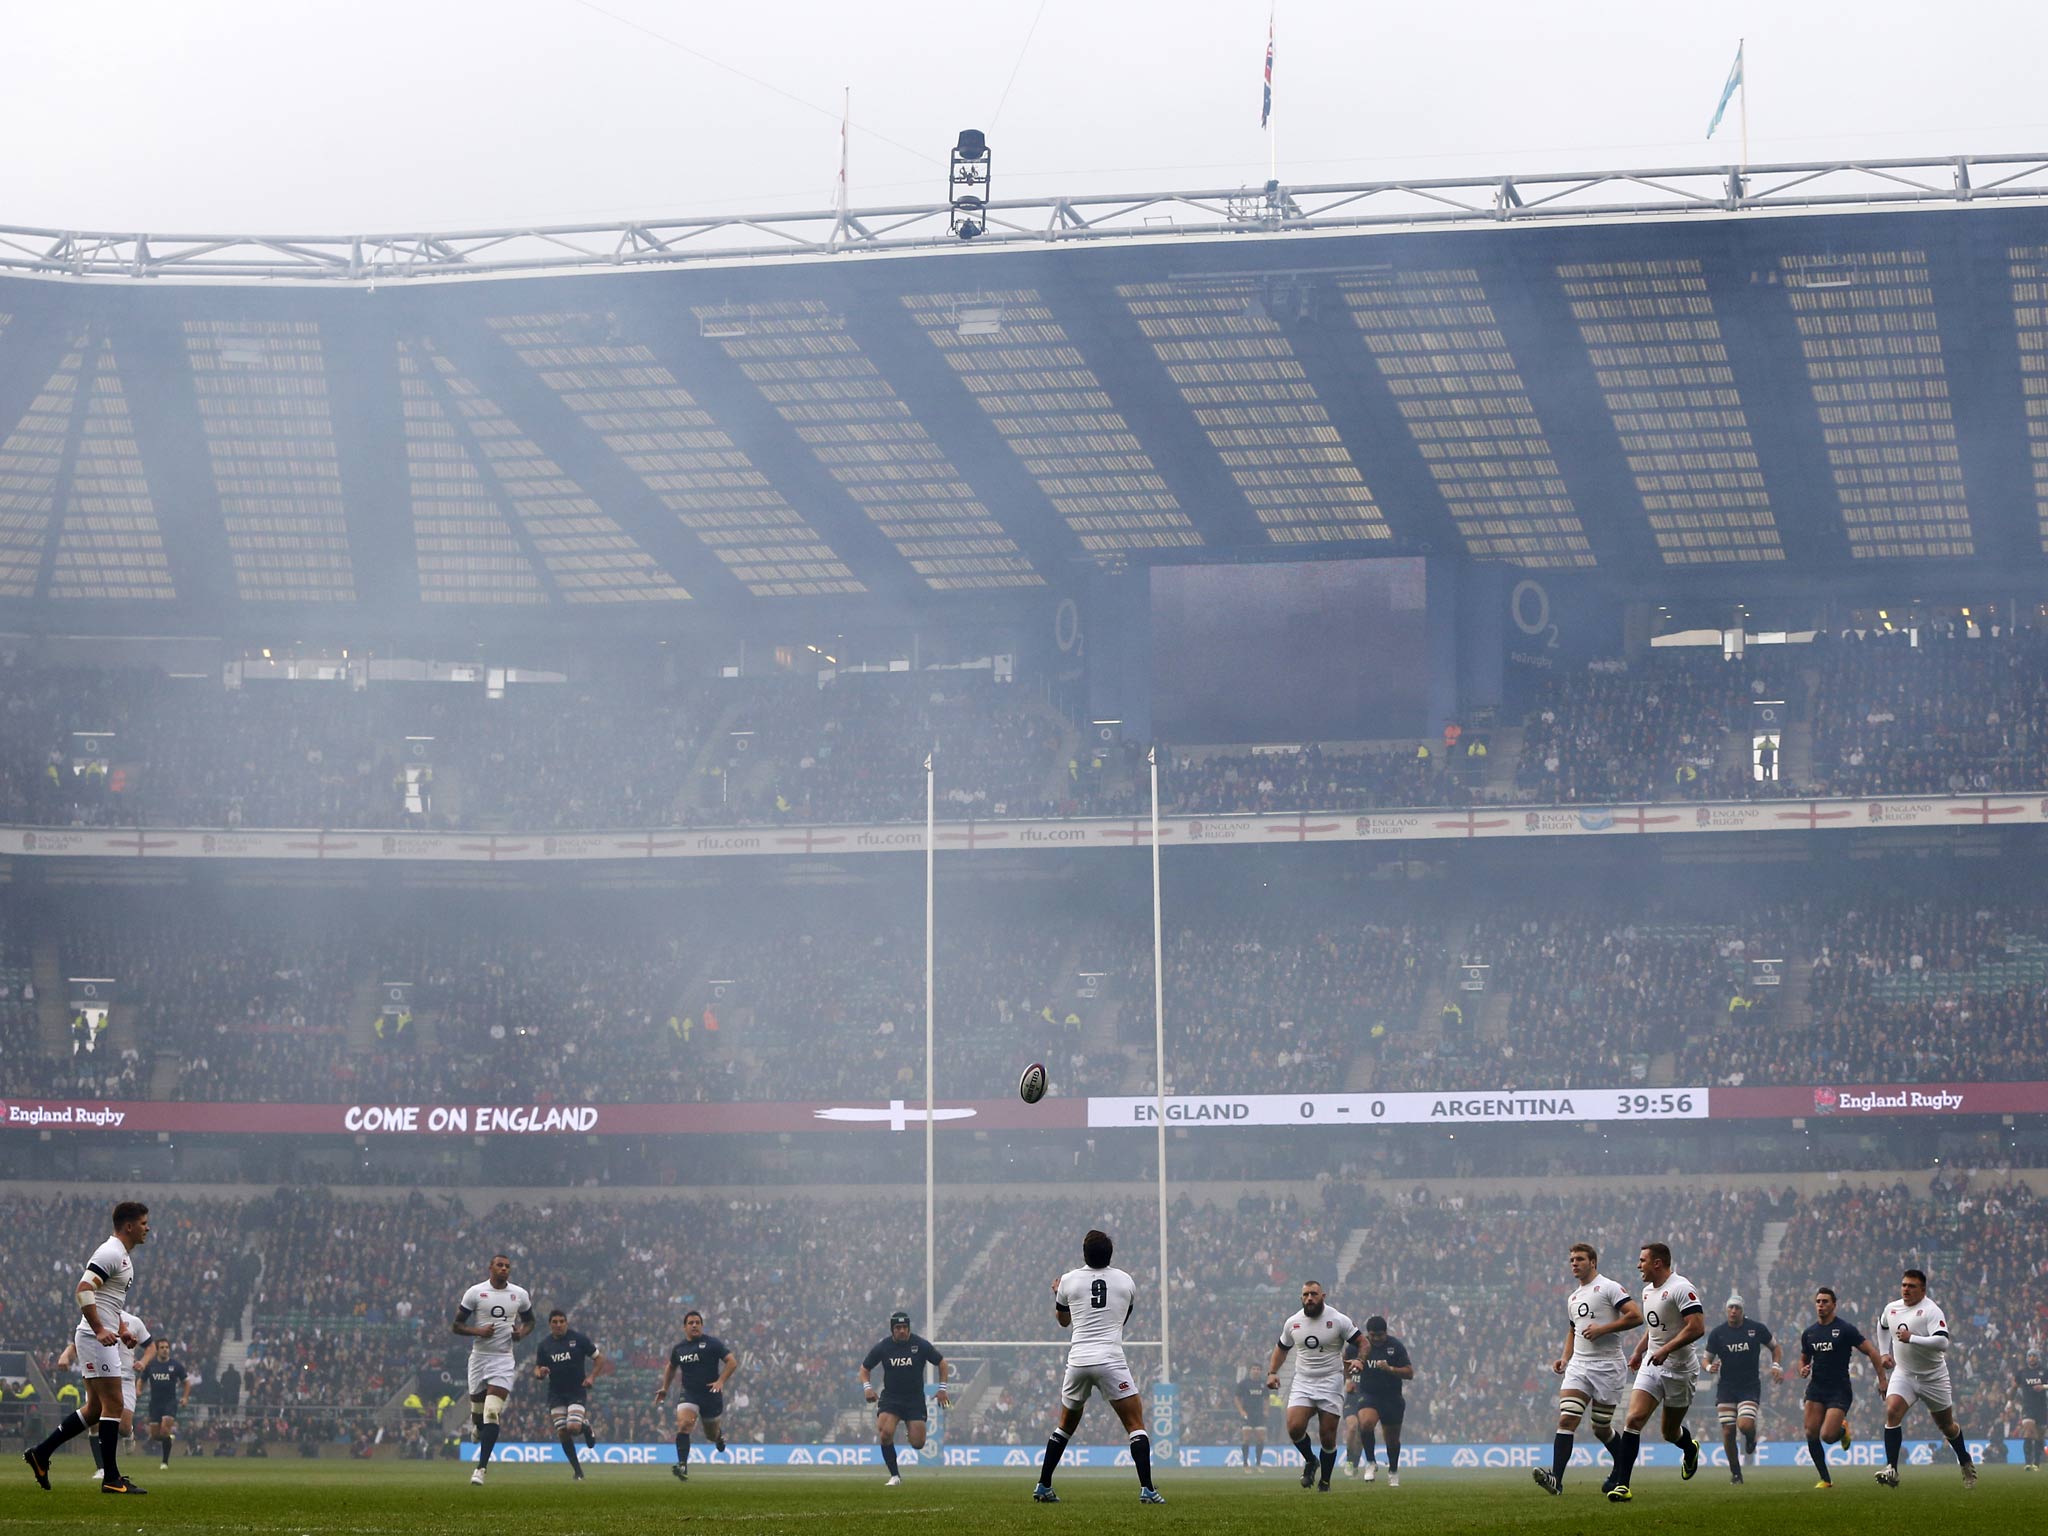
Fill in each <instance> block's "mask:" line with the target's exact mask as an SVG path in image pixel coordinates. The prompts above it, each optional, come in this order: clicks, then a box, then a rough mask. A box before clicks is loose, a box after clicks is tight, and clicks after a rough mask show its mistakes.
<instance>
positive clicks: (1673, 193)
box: [0, 155, 2048, 282]
mask: <svg viewBox="0 0 2048 1536" xmlns="http://www.w3.org/2000/svg"><path fill="white" fill-rule="evenodd" d="M2023 198H2048V155H1956V156H1952V157H1944V158H1923V159H1903V160H1842V161H1812V162H1806V163H1798V164H1787V165H1756V166H1750V167H1747V168H1746V169H1737V168H1736V167H1733V166H1720V167H1689V168H1676V167H1673V168H1662V169H1653V170H1637V171H1623V170H1615V171H1559V172H1546V173H1544V174H1541V175H1531V176H1484V177H1439V178H1429V179H1420V180H1402V181H1375V182H1354V183H1335V184H1329V185H1317V186H1305V187H1267V188H1253V189H1248V188H1244V187H1238V188H1235V189H1230V188H1222V189H1210V190H1206V191H1192V192H1130V193H1094V194H1090V195H1087V196H1081V197H1044V198H1016V199H1009V200H996V201H993V202H991V203H990V204H989V205H988V221H987V228H986V230H985V232H984V233H983V234H982V235H981V236H980V237H979V239H978V240H977V241H976V244H977V245H978V246H980V247H983V248H986V247H996V246H1004V245H1016V244H1030V245H1043V244H1067V243H1074V242H1081V241H1102V240H1131V239H1143V238H1159V237H1162V236H1182V237H1185V236H1188V235H1223V234H1244V233H1256V232H1261V231H1264V232H1274V233H1277V232H1280V231H1287V230H1296V231H1298V230H1319V229H1320V230H1360V229H1374V228H1382V229H1385V228H1404V227H1419V226H1429V225H1442V224H1528V223H1538V222H1545V221H1555V220H1584V219H1589V218H1642V217H1646V216H1651V215H1686V214H1692V215H1700V214H1738V213H1787V212H1821V211H1827V210H1832V209H1842V208H1851V207H1865V208H1868V207H1897V206H1913V205H1919V206H1933V205H1938V204H1944V203H1951V204H1952V203H1984V202H1994V201H2000V200H2013V199H2023ZM951 212H952V210H951V208H950V206H949V205H948V204H945V203H933V204H919V203H904V204H897V205H894V206H891V207H884V208H870V209H861V210H855V211H848V212H846V213H841V212H839V211H838V210H834V209H827V210H811V211H805V212H796V213H750V214H728V215H719V216H705V217H698V218H675V219H647V220H636V221H626V222H621V223H610V224H552V225H523V226H512V227H506V228H500V229H479V230H463V231H455V232H449V233H441V234H433V233H397V234H381V235H368V234H365V235H260V234H212V235H207V234H201V235H158V234H146V233H113V232H103V231H102V232H86V231H77V230H58V229H37V228H29V227H22V226H11V225H0V272H5V271H11V272H24V273H40V274H46V275H52V276H64V277H113V278H148V277H155V278H165V277H170V278H177V277H184V278H198V279H222V278H226V279H249V278H283V279H295V280H300V281H342V282H373V281H380V280H385V279H397V278H419V277H463V276H471V277H474V276H482V275H486V274H490V273H513V272H542V271H562V270H569V269H575V268H608V267H635V266H670V265H674V264H677V263H682V262H702V261H735V260H746V261H754V260H759V259H762V258H765V257H775V256H829V255H835V254H850V253H854V252H862V251H869V252H873V251H892V250H898V251H900V250H928V249H931V248H933V247H935V246H936V247H941V248H947V247H953V246H957V245H958V244H959V243H960V242H959V241H958V240H957V238H955V237H954V236H953V235H952V234H951V233H950V231H949V228H948V224H949V218H950V215H951Z"/></svg>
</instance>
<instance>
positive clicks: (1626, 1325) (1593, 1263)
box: [1534, 1243, 1643, 1493]
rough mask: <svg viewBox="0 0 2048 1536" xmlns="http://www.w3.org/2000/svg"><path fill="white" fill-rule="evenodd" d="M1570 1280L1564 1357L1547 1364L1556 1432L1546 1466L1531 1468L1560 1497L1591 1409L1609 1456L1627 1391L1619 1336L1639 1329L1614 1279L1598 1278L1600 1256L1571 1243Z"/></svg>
mask: <svg viewBox="0 0 2048 1536" xmlns="http://www.w3.org/2000/svg"><path fill="white" fill-rule="evenodd" d="M1571 1268H1572V1279H1573V1280H1575V1281H1576V1282H1578V1283H1577V1285H1576V1286H1575V1288H1574V1289H1573V1291H1572V1293H1571V1295H1570V1296H1568V1297H1566V1298H1565V1303H1564V1315H1565V1333H1564V1353H1563V1354H1561V1355H1559V1356H1558V1357H1557V1358H1556V1359H1555V1360H1553V1361H1551V1362H1550V1369H1551V1371H1552V1372H1553V1373H1555V1374H1556V1375H1559V1376H1562V1377H1563V1378H1564V1382H1563V1384H1562V1385H1561V1386H1559V1387H1558V1389H1557V1433H1556V1434H1555V1435H1553V1436H1552V1437H1551V1441H1550V1465H1549V1467H1547V1468H1545V1467H1537V1468H1536V1469H1535V1474H1534V1475H1535V1478H1536V1486H1537V1487H1539V1488H1542V1489H1545V1490H1546V1491H1548V1492H1550V1493H1562V1492H1564V1473H1565V1468H1566V1467H1567V1466H1569V1465H1570V1464H1571V1459H1572V1440H1573V1438H1574V1437H1575V1436H1576V1435H1577V1434H1578V1432H1579V1420H1580V1419H1582V1418H1585V1417H1586V1416H1587V1414H1586V1410H1587V1407H1588V1405H1591V1408H1592V1419H1593V1435H1594V1438H1596V1439H1597V1440H1599V1442H1600V1443H1601V1444H1602V1445H1604V1446H1606V1447H1607V1450H1608V1454H1609V1455H1612V1454H1613V1452H1614V1433H1613V1429H1612V1425H1613V1423H1614V1411H1615V1409H1617V1408H1619V1407H1620V1406H1621V1399H1622V1394H1623V1393H1624V1392H1626V1391H1627V1390H1628V1355H1627V1352H1626V1351H1625V1350H1624V1349H1623V1348H1622V1346H1621V1336H1622V1335H1623V1334H1624V1333H1627V1332H1628V1331H1629V1330H1630V1329H1631V1328H1640V1327H1642V1325H1643V1312H1642V1308H1640V1307H1638V1306H1637V1305H1636V1299H1635V1297H1633V1296H1631V1295H1629V1293H1628V1291H1627V1289H1626V1288H1625V1287H1624V1286H1623V1285H1622V1283H1621V1282H1620V1281H1619V1280H1610V1279H1608V1278H1607V1276H1605V1275H1603V1274H1601V1273H1600V1255H1599V1254H1598V1253H1597V1252H1595V1251H1594V1248H1593V1245H1592V1244H1591V1243H1573V1244H1572V1247H1571Z"/></svg>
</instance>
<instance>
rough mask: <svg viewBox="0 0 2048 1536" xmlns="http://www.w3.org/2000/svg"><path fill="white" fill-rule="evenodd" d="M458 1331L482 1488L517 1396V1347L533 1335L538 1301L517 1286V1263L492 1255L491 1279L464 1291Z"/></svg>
mask: <svg viewBox="0 0 2048 1536" xmlns="http://www.w3.org/2000/svg"><path fill="white" fill-rule="evenodd" d="M453 1331H454V1332H456V1333H458V1334H460V1335H461V1336H462V1337H464V1338H466V1339H468V1340H469V1341H470V1345H469V1416H470V1422H471V1423H472V1424H473V1425H474V1426H475V1428H476V1443H477V1451H476V1470H475V1471H473V1472H471V1473H470V1474H469V1480H470V1481H471V1482H472V1483H474V1484H477V1485H478V1486H482V1484H483V1480H484V1468H485V1467H487V1466H489V1465H490V1464H491V1452H492V1450H494V1449H495V1448H496V1446H497V1444H498V1420H499V1418H500V1416H501V1415H502V1414H503V1413H504V1411H505V1403H506V1400H507V1399H508V1398H510V1397H511V1396H512V1377H513V1375H514V1373H515V1367H514V1366H513V1363H512V1346H513V1345H514V1344H517V1343H518V1342H519V1341H520V1340H521V1339H523V1338H525V1337H526V1336H527V1335H528V1334H529V1333H531V1332H533V1298H532V1297H531V1296H529V1295H527V1294H526V1288H525V1287H524V1286H519V1285H514V1284H513V1283H512V1261H511V1260H510V1259H509V1258H507V1257H506V1256H505V1255H504V1254H502V1253H500V1254H495V1255H493V1256H492V1258H491V1277H490V1279H488V1280H486V1281H484V1282H482V1283H481V1284H479V1285H472V1286H471V1287H470V1288H469V1289H468V1290H466V1291H464V1292H463V1293H462V1300H461V1301H460V1302H459V1303H458V1304H457V1305H456V1309H455V1325H454V1330H453Z"/></svg>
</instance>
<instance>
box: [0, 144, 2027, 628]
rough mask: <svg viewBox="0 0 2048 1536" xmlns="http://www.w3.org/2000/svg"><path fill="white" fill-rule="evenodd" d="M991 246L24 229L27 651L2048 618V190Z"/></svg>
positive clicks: (1541, 212) (1539, 213) (1168, 226)
mask: <svg viewBox="0 0 2048 1536" xmlns="http://www.w3.org/2000/svg"><path fill="white" fill-rule="evenodd" d="M946 211H947V210H946V209H945V208H944V207H943V206H939V207H901V208H892V209H876V210H867V211H862V212H858V213H854V214H850V215H846V216H844V217H842V216H840V215H837V214H832V213H810V214H791V215H775V216H766V215H764V216H759V217H750V218H726V219H696V220H688V219H686V220H675V221H668V222H662V223H649V224H633V225H617V226H595V225H592V226H575V227H566V226H565V227H562V228H556V229H524V230H519V229H506V230H491V231H477V232H472V233H468V234H449V235H418V236H392V237H369V236H362V237H337V238H332V239H327V238H320V239H314V238H305V239H298V238H293V239H286V238H280V237H255V236H250V237H240V236H233V237H217V238H216V237H189V238H170V237H162V236H125V235H104V234H100V235H81V234H61V233H54V232H51V231H35V230H19V229H15V230H0V610H5V611H6V612H7V613H8V614H12V615H15V616H18V617H21V618H23V619H33V618H34V613H33V612H32V610H35V609H41V610H44V616H45V618H47V616H48V614H49V613H52V612H61V613H63V614H65V615H66V617H65V619H64V620H63V621H62V622H64V623H66V624H75V623H76V622H77V619H76V618H75V617H72V616H75V615H77V614H79V613H81V611H83V610H84V609H85V608H86V606H87V605H88V604H100V605H102V609H101V612H102V613H103V614H104V617H96V618H95V619H94V620H92V622H94V623H96V624H98V623H104V624H105V625H106V626H107V627H108V628H109V629H120V628H123V627H127V626H128V625H130V624H131V623H132V624H133V625H134V626H138V627H139V626H144V625H147V626H149V627H147V628H144V629H142V631H141V632H144V633H162V632H164V630H163V629H162V627H161V626H162V625H163V624H164V623H165V622H166V621H167V620H171V621H175V619H176V617H177V615H178V614H179V613H181V612H183V611H186V610H189V611H190V612H191V613H192V614H193V615H195V616H203V617H204V619H205V621H206V622H208V623H210V624H211V623H218V622H220V616H221V615H222V614H223V613H224V612H232V611H235V610H236V609H237V607H238V606H239V605H247V607H248V609H249V611H250V612H251V614H252V615H253V617H254V618H256V619H259V620H260V619H262V618H263V617H264V616H265V615H267V614H276V613H278V612H281V611H282V607H281V605H289V607H290V609H291V610H292V611H293V612H295V613H306V612H308V611H324V612H327V613H329V614H331V615H333V616H334V617H333V620H332V622H333V624H336V625H340V624H346V623H350V622H359V620H360V616H362V615H364V614H374V615H376V616H377V617H379V618H380V619H410V618H420V619H430V618H431V616H432V615H435V614H440V615H449V614H453V613H460V614H463V615H467V616H480V615H483V614H486V613H492V612H495V613H499V614H502V615H504V616H505V617H506V621H507V622H508V623H517V622H518V621H519V616H520V615H522V614H523V615H529V616H530V615H533V614H536V613H542V612H552V613H563V612H566V611H567V610H569V609H571V608H577V609H580V610H582V611H583V612H585V613H593V612H602V613H604V614H606V615H621V614H633V613H640V614H645V615H649V616H651V617H650V622H654V623H662V622H669V620H665V619H661V618H659V617H658V616H659V615H662V614H668V615H681V614H690V615H704V616H705V619H704V622H707V623H717V622H719V620H720V619H721V618H722V617H725V618H729V617H731V616H732V615H734V614H736V613H739V612H742V611H753V610H754V609H756V608H758V606H759V605H761V604H763V603H783V604H786V603H791V602H796V603H804V602H824V603H829V604H832V605H834V607H833V611H834V612H835V613H836V612H841V611H842V610H844V608H845V605H859V604H862V603H870V604H872V605H873V611H874V612H877V613H882V612H887V613H894V614H901V613H903V612H906V611H908V609H906V607H905V606H904V605H906V604H924V605H928V604H931V603H933V602H944V601H946V600H948V599H956V600H958V602H959V604H960V609H959V611H961V612H983V611H994V610H990V609H988V608H987V605H988V604H989V603H991V602H996V603H999V604H1002V605H1005V606H1004V607H1003V608H1002V609H1001V611H1004V612H1023V611H1025V610H1026V609H1027V608H1028V607H1029V606H1030V605H1033V604H1037V603H1040V602H1042V600H1043V599H1044V598H1045V597H1047V596H1048V595H1049V596H1051V597H1052V598H1054V599H1055V600H1056V599H1057V598H1058V597H1060V596H1063V595H1067V594H1068V593H1069V592H1071V590H1072V584H1073V582H1074V581H1075V580H1076V579H1078V578H1079V577H1080V576H1082V575H1083V574H1085V573H1086V572H1088V571H1091V570H1093V569H1095V568H1098V567H1104V566H1106V567H1109V568H1113V569H1114V568H1122V567H1123V566H1124V565H1125V564H1126V563H1158V562H1170V561H1209V560H1249V559H1275V558H1325V557H1347V556H1348V557H1356V556H1373V555H1384V554H1434V555H1441V556H1455V557H1460V558H1466V559H1472V560H1480V561H1495V562H1500V563H1504V564H1507V565H1511V566H1515V567H1519V568H1523V569H1527V570H1533V571H1552V572H1560V573H1570V572H1588V573H1592V574H1594V575H1596V576H1598V577H1599V578H1601V579H1603V580H1605V581H1608V582H1610V583H1612V584H1616V585H1620V586H1623V587H1627V588H1629V589H1631V590H1655V591H1657V592H1660V593H1662V592H1681V591H1685V590H1691V589H1693V588H1697V589H1698V590H1700V591H1702V592H1706V591H1709V590H1711V591H1714V592H1720V591H1722V590H1724V588H1721V587H1714V586H1712V584H1713V583H1715V582H1717V581H1718V582H1726V581H1727V580H1728V579H1729V577H1730V576H1731V574H1732V575H1735V576H1738V577H1739V578H1740V580H1741V581H1742V582H1743V583H1744V584H1745V585H1744V588H1743V592H1744V594H1745V595H1748V594H1750V593H1757V592H1762V591H1766V590H1770V587H1769V585H1768V584H1769V583H1771V582H1773V581H1776V582H1780V583H1785V584H1788V585H1789V584H1797V583H1801V582H1811V581H1812V580H1813V579H1815V578H1816V577H1821V576H1831V577H1838V578H1842V579H1843V580H1846V581H1860V582H1864V583H1866V584H1868V582H1870V581H1872V580H1877V579H1880V578H1881V577H1882V573H1883V572H1885V571H1886V570H1887V569H1888V568H1892V567H1895V566H1896V564H1897V563H1899V562H1912V563H1914V564H1915V565H1916V566H1925V565H1927V564H1929V563H1941V564H1942V565H1944V566H1945V567H1946V568H1947V569H1949V570H1950V571H1952V572H1953V573H1955V575H1956V577H1957V579H1958V580H1959V581H1964V580H1966V581H1980V580H1982V579H1995V580H1996V581H1997V582H1998V583H2000V585H1998V587H1997V589H1996V591H1997V593H1999V594H2005V595H2011V596H2015V597H2018V596H2023V595H2025V594H2024V593H2023V592H2022V591H2020V590H2018V589H2016V588H2014V587H2012V586H2010V585H2009V584H2008V583H2009V581H2010V579H2011V578H2013V577H2014V576H2016V575H2026V574H2027V573H2035V572H2048V155H2040V156H2023V155H2002V156H1982V157H1957V158H1954V159H1942V160H1910V161H1889V162H1862V163H1842V164H1812V165H1788V166H1765V167H1755V168H1752V169H1750V170H1749V171H1747V172H1739V173H1738V172H1735V171H1730V170H1728V169H1726V168H1720V169H1712V168H1710V169H1704V170H1662V171H1633V172H1612V173H1598V174H1585V175H1576V176H1574V175H1547V176H1536V177H1494V178H1483V179H1471V180H1459V179H1441V180H1435V181H1409V182H1383V183H1372V184H1363V185H1356V186H1327V187H1305V188H1281V187H1275V188H1271V189H1260V190H1258V191H1255V192H1251V193H1243V192H1195V193H1160V194H1145V195H1132V196H1127V197H1113V196H1102V197H1088V198H1055V199H1048V200H1043V201H1036V202H1023V201H1018V202H1009V203H1000V202H999V203H996V204H994V205H993V207H992V213H991V218H990V221H989V229H988V232H987V233H986V234H985V235H984V236H982V237H981V238H980V239H977V240H975V241H973V242H971V243H969V242H962V241H959V240H957V239H954V238H952V237H950V236H948V235H947V234H946V233H945V222H944V221H945V215H946ZM1794 214H1803V215H1807V216H1806V217H1787V216H1780V215H1794ZM1502 231H1512V232H1513V233H1502ZM1190 237H1193V238H1190ZM1227 237H1236V238H1227ZM863 253H866V254H868V255H871V256H880V255H886V254H891V253H895V254H899V255H904V256H910V257H914V259H907V260H887V261H879V260H866V261H862V260H854V259H846V258H852V257H857V256H859V255H861V254H863ZM769 256H801V257H808V258H811V259H807V260H797V261H789V260H767V259H764V258H766V257H769ZM621 269H628V270H631V269H638V270H639V271H640V272H641V273H642V274H643V275H642V276H641V277H640V278H639V280H637V281H635V280H628V279H622V278H620V277H619V276H617V275H616V274H617V273H618V272H619V271H620V270H621ZM489 276H494V277H497V278H499V279H501V280H500V281H496V282H455V283H450V282H444V281H432V279H444V278H461V277H489ZM399 278H409V279H427V281H407V282H400V281H387V279H399ZM103 279H117V280H103ZM2029 579H2031V578H2030V577H2029ZM1859 590H1860V588H1859ZM119 605H125V610H124V611H122V612H115V608H116V607H117V606H119ZM976 605H980V606H979V607H977V606H976ZM846 611H847V612H849V614H850V610H846ZM50 622H55V621H54V620H50ZM465 622H467V620H465ZM605 622H613V620H612V619H610V618H607V619H606V621H605ZM687 622H697V620H695V619H690V620H688V621H687Z"/></svg>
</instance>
